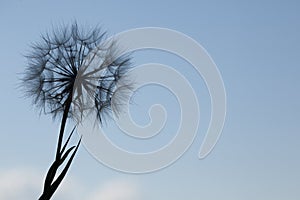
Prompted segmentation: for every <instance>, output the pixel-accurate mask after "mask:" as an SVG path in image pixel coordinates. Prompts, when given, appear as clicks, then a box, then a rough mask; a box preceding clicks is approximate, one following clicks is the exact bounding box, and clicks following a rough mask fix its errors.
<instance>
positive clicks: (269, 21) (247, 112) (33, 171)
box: [0, 0, 300, 200]
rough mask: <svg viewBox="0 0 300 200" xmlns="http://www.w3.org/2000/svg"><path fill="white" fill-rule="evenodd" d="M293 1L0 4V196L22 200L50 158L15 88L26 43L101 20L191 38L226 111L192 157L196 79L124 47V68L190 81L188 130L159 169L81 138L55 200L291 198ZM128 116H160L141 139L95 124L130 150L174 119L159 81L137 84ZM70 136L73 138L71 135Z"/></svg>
mask: <svg viewBox="0 0 300 200" xmlns="http://www.w3.org/2000/svg"><path fill="white" fill-rule="evenodd" d="M299 9H300V3H299V1H295V0H288V1H277V0H275V1H268V0H262V1H258V0H254V1H237V0H236V1H233V0H229V1H215V0H212V1H169V0H166V1H157V0H152V1H144V2H143V1H115V0H112V1H96V0H86V1H76V0H75V1H70V0H66V1H58V0H53V1H37V0H35V1H33V0H27V1H25V0H19V1H8V0H1V1H0V26H1V31H0V34H1V35H0V36H1V37H0V44H1V46H0V55H1V59H0V68H1V78H0V91H2V95H1V98H0V111H1V115H0V125H1V131H0V134H1V140H0V143H1V145H0V160H1V162H0V163H1V164H0V199H11V200H15V199H34V198H37V197H38V196H39V195H40V193H41V189H42V184H43V178H44V175H45V173H46V171H47V169H48V167H49V166H50V164H51V162H52V160H53V158H54V153H55V147H56V140H57V132H58V127H59V120H56V121H53V120H52V118H51V116H48V115H39V113H38V112H37V111H36V110H35V109H34V107H33V106H32V104H31V100H30V99H25V98H23V96H22V95H23V93H22V91H21V90H20V89H19V88H18V85H19V84H20V80H19V79H20V77H22V74H21V73H22V72H23V71H24V69H25V66H26V59H25V58H24V54H26V52H28V50H29V45H30V43H31V42H34V41H38V40H39V39H40V35H41V34H43V33H45V32H46V31H47V30H51V27H53V26H55V25H57V24H61V23H71V22H73V21H74V20H77V21H78V23H79V24H85V25H86V24H87V25H89V26H94V25H99V24H100V25H101V26H102V27H103V30H106V31H107V34H108V35H109V36H112V35H114V34H117V33H119V32H122V31H126V30H129V29H133V28H141V27H162V28H168V29H173V30H176V31H179V32H182V33H184V34H186V35H188V36H189V37H191V38H193V39H194V40H195V41H197V42H198V43H199V44H201V45H202V46H203V47H204V48H205V49H206V51H207V52H208V53H209V55H210V56H211V58H212V59H213V60H214V62H215V63H216V65H217V66H218V69H219V71H220V74H221V76H222V79H223V81H224V85H225V89H226V96H227V115H226V121H225V125H224V129H223V132H222V135H221V137H220V139H219V141H218V143H217V145H216V146H215V148H214V149H213V151H212V152H211V153H210V154H209V155H208V156H207V157H206V158H205V159H202V160H199V159H198V152H199V148H200V145H201V143H202V141H203V139H204V136H205V132H206V130H207V128H208V124H209V119H210V112H211V108H210V106H211V105H210V97H209V93H208V91H207V88H206V86H205V82H204V81H203V79H202V78H201V77H200V76H198V75H197V74H196V73H195V70H194V69H193V68H192V67H191V66H190V65H189V64H188V63H186V62H185V61H183V60H182V59H180V58H178V57H176V56H175V55H171V54H168V53H166V52H161V51H154V50H145V51H141V52H136V53H134V54H133V57H134V62H135V65H136V66H138V65H140V64H143V63H149V62H156V63H163V64H168V65H169V66H172V67H174V68H175V69H176V70H178V71H179V72H180V73H181V74H182V75H184V76H185V77H186V78H187V80H189V81H190V84H191V85H192V87H193V88H194V90H195V92H196V95H197V98H198V101H199V106H200V110H201V119H200V123H199V130H198V132H197V136H196V138H195V140H194V142H193V144H192V145H191V147H190V148H189V149H188V150H187V151H186V152H185V154H184V155H183V156H182V157H181V158H180V159H179V160H177V161H176V162H175V163H173V164H172V165H171V166H169V167H167V168H164V169H162V170H159V171H156V172H153V173H147V174H128V173H123V172H119V171H116V170H113V169H111V168H109V167H107V166H105V165H103V164H101V163H100V162H98V161H97V160H96V159H94V158H93V157H92V156H91V155H90V154H89V153H88V152H87V150H86V149H85V148H84V146H83V145H82V146H81V147H80V149H79V151H78V153H77V155H76V157H75V160H74V162H73V165H72V166H71V169H70V171H69V172H68V174H67V177H66V178H65V180H64V182H63V183H62V187H60V188H59V190H58V191H57V192H56V194H55V195H54V197H53V199H55V200H65V199H74V200H75V199H87V200H96V199H97V200H102V199H103V200H127V199H128V200H135V199H144V200H153V199H155V200H165V199H173V200H181V199H190V200H199V199H206V200H220V199H222V200H232V199H243V200H252V199H257V200H268V199H270V200H271V199H272V200H281V199H289V200H298V199H299V197H300V190H299V185H300V170H299V169H300V135H299V133H300V126H299V120H300V103H299V102H300V93H299V91H300V79H299V77H300V68H299V64H300V62H299V55H300V38H299V35H300V21H299V19H300V13H299ZM134 102H135V103H134V104H133V105H131V109H132V113H131V114H132V118H133V119H134V120H136V122H137V123H139V124H147V123H148V122H149V117H148V113H147V112H148V109H149V107H150V106H151V105H153V104H155V103H161V104H162V105H164V106H165V109H166V111H167V113H168V117H169V118H168V119H167V121H166V126H165V127H164V129H163V130H162V133H161V135H159V136H158V137H155V138H151V139H150V140H149V141H144V140H137V141H133V140H132V138H127V136H126V135H125V136H124V135H122V133H121V132H118V131H117V130H116V128H115V125H114V124H113V123H112V122H110V121H109V120H108V121H107V123H106V125H105V127H104V128H105V129H107V130H108V132H111V134H110V135H108V137H110V139H111V140H112V141H114V142H115V143H116V144H118V145H119V146H122V147H123V148H125V149H129V150H132V151H141V152H147V151H149V150H155V149H157V148H159V147H160V146H161V145H163V144H166V143H167V142H168V140H170V139H171V138H172V136H174V135H172V134H173V133H174V130H176V127H177V126H178V121H179V120H180V118H179V116H178V115H179V111H180V110H179V108H178V102H177V101H176V98H175V97H174V96H173V95H172V94H171V93H170V91H168V90H166V89H165V88H162V87H159V86H157V85H152V86H151V85H150V86H146V87H144V88H141V90H139V92H137V94H136V95H135V96H134ZM74 142H76V141H75V140H74Z"/></svg>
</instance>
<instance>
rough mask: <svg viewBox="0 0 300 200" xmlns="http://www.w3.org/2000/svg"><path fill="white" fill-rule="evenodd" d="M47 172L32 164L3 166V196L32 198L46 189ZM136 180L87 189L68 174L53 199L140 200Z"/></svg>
mask: <svg viewBox="0 0 300 200" xmlns="http://www.w3.org/2000/svg"><path fill="white" fill-rule="evenodd" d="M43 177H44V173H42V172H41V171H39V170H36V169H31V168H16V169H6V170H3V169H2V170H0V199H9V200H19V199H22V200H32V199H37V198H38V197H39V195H40V193H41V191H42V184H43V179H44V178H43ZM138 191H139V190H138V185H137V183H136V182H133V181H128V180H113V181H107V182H105V183H104V184H102V185H101V186H99V187H96V188H94V189H93V188H92V189H90V190H87V187H85V186H84V184H82V183H81V182H79V181H78V180H76V179H75V178H74V177H70V176H67V178H66V180H65V181H63V183H62V185H61V187H59V189H58V191H56V193H55V194H54V196H53V198H52V199H53V200H69V199H74V200H76V199H80V200H82V199H85V200H137V199H140V198H138V195H139V192H138Z"/></svg>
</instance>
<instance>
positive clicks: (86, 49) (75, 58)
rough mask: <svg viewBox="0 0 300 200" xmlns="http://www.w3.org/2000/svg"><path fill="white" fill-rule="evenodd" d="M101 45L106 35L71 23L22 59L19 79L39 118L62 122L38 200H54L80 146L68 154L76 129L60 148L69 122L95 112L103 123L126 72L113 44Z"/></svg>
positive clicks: (125, 61)
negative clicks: (44, 116)
mask: <svg viewBox="0 0 300 200" xmlns="http://www.w3.org/2000/svg"><path fill="white" fill-rule="evenodd" d="M105 39H106V34H105V32H102V31H101V29H100V28H99V27H96V28H94V29H87V30H86V29H80V28H79V26H78V25H77V23H76V22H75V23H73V24H72V25H69V26H68V25H67V26H61V27H58V28H56V29H54V31H52V32H51V33H48V34H45V35H42V39H41V41H40V42H38V43H34V44H33V45H32V48H31V49H32V51H31V53H29V55H27V56H26V57H27V59H28V64H27V67H26V70H25V73H24V77H23V78H22V86H23V88H24V90H25V94H26V96H28V97H30V98H33V104H34V105H35V106H36V107H37V108H38V109H39V110H40V111H41V112H43V113H46V114H51V115H52V116H53V117H54V118H57V117H61V126H60V130H59V137H58V143H57V149H56V156H55V160H54V162H53V163H52V165H51V166H50V168H49V170H48V173H47V175H46V178H45V182H44V189H43V193H42V195H41V196H40V198H39V199H40V200H46V199H50V198H51V197H52V195H53V194H54V192H55V191H56V190H57V188H58V186H59V185H60V183H61V182H62V180H63V178H64V177H65V175H66V173H67V171H68V169H69V167H70V165H71V163H72V160H73V158H74V156H75V154H76V152H77V150H78V147H79V145H80V142H81V139H80V140H79V141H78V143H77V145H74V146H71V147H69V148H67V146H68V143H69V140H70V138H71V136H72V134H73V132H74V130H75V128H76V126H75V127H74V128H73V130H72V131H71V133H70V134H69V136H68V138H67V140H66V141H65V143H64V145H63V146H62V143H63V136H64V132H65V127H66V122H67V119H74V120H75V121H76V122H79V121H80V119H82V117H83V111H84V110H87V109H93V110H94V111H95V112H97V116H98V119H99V121H100V123H101V122H102V121H103V119H104V118H105V117H106V116H107V115H108V114H109V111H110V110H111V99H112V96H113V95H114V93H115V92H116V90H117V83H118V81H120V79H121V78H122V77H123V76H124V74H125V72H126V70H127V69H128V68H129V66H130V58H129V57H128V56H123V57H119V58H117V57H116V55H117V51H118V48H117V46H116V43H115V42H110V43H107V42H104V40H105ZM91 66H92V67H91ZM83 90H85V94H88V96H89V97H88V98H89V99H92V100H93V101H92V102H93V104H92V105H91V104H90V101H89V104H86V103H85V98H86V97H85V96H84V95H83ZM67 158H68V159H67ZM64 162H65V165H64V168H63V169H62V170H61V173H60V174H59V175H57V171H58V169H59V167H61V166H62V164H63V163H64ZM55 178H56V179H55Z"/></svg>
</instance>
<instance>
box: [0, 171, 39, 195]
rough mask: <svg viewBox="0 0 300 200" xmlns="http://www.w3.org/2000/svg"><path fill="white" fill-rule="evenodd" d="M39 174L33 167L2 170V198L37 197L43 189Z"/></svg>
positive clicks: (0, 174)
mask: <svg viewBox="0 0 300 200" xmlns="http://www.w3.org/2000/svg"><path fill="white" fill-rule="evenodd" d="M39 179H40V178H39V174H37V173H36V172H35V171H34V170H32V169H9V170H5V171H1V172H0V199H10V200H15V199H24V200H27V199H28V200H29V199H36V197H37V196H38V194H39V193H38V192H39V190H40V189H41V186H40V184H39Z"/></svg>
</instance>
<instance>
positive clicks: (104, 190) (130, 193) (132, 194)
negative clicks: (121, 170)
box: [88, 180, 139, 200]
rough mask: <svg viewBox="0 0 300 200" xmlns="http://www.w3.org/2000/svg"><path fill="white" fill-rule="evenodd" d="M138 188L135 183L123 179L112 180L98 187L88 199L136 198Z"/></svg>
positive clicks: (118, 199)
mask: <svg viewBox="0 0 300 200" xmlns="http://www.w3.org/2000/svg"><path fill="white" fill-rule="evenodd" d="M137 199H139V188H138V185H137V183H135V182H132V181H127V180H126V181H125V180H114V181H109V182H107V183H105V184H104V185H102V186H100V187H98V188H97V189H96V190H95V191H94V192H93V193H92V194H91V195H90V196H89V197H88V200H137Z"/></svg>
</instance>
